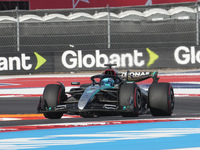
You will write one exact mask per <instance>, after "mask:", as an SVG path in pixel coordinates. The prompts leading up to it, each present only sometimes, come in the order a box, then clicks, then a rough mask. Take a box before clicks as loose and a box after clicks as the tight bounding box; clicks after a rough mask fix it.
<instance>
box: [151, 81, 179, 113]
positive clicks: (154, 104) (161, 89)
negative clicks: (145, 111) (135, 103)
mask: <svg viewBox="0 0 200 150" xmlns="http://www.w3.org/2000/svg"><path fill="white" fill-rule="evenodd" d="M174 104H175V99H174V91H173V87H172V86H171V85H170V83H153V84H152V85H151V86H150V87H149V108H150V111H151V114H152V115H153V116H171V114H172V113H173V109H174Z"/></svg>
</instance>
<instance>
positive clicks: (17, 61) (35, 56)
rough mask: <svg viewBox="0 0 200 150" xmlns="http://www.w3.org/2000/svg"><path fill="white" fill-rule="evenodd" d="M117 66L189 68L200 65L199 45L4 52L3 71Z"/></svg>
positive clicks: (26, 71) (18, 71)
mask: <svg viewBox="0 0 200 150" xmlns="http://www.w3.org/2000/svg"><path fill="white" fill-rule="evenodd" d="M104 64H117V66H115V68H116V69H129V70H139V69H155V70H156V69H167V68H179V69H181V68H182V69H187V68H188V69H189V68H198V67H199V66H200V47H199V46H190V47H187V46H179V47H168V48H140V49H134V48H133V49H120V50H113V49H103V50H98V49H96V50H95V49H94V50H65V51H54V52H37V51H35V52H32V53H30V52H29V53H25V52H23V53H20V52H18V53H4V54H1V56H0V73H1V74H30V73H45V72H46V73H54V72H72V71H73V72H77V71H95V70H104V69H105V68H106V67H105V66H104Z"/></svg>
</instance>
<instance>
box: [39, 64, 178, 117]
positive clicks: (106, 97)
mask: <svg viewBox="0 0 200 150" xmlns="http://www.w3.org/2000/svg"><path fill="white" fill-rule="evenodd" d="M106 66H109V69H106V70H105V71H104V72H103V73H102V74H99V75H94V76H92V77H91V81H92V83H91V84H82V85H80V83H79V82H72V83H71V84H72V85H77V86H78V87H76V88H71V89H70V91H68V92H65V86H64V85H63V84H62V83H61V82H58V84H48V85H47V86H46V87H45V89H44V92H43V96H42V97H40V101H39V104H38V108H37V110H38V113H43V114H44V116H45V117H46V118H49V119H59V118H61V117H62V116H63V114H64V113H67V114H76V115H80V116H81V117H84V118H87V117H99V116H104V115H121V116H123V117H138V116H139V115H140V114H144V113H146V112H147V111H149V113H151V114H152V115H153V116H170V115H171V114H172V113H173V109H174V104H175V99H174V91H173V87H172V86H171V84H170V83H158V80H159V78H158V77H157V74H158V72H156V71H155V72H130V71H127V72H125V73H118V72H117V71H116V70H115V69H113V68H112V66H113V64H107V65H106ZM149 78H152V80H153V81H152V83H151V85H150V86H149V88H148V90H144V89H143V88H141V87H140V86H139V85H138V84H137V82H140V81H143V80H146V79H149Z"/></svg>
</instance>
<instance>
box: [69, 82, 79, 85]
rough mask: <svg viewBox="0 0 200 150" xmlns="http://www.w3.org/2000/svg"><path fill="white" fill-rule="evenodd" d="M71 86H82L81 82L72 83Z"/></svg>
mask: <svg viewBox="0 0 200 150" xmlns="http://www.w3.org/2000/svg"><path fill="white" fill-rule="evenodd" d="M71 85H80V82H71Z"/></svg>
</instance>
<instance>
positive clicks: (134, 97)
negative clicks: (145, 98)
mask: <svg viewBox="0 0 200 150" xmlns="http://www.w3.org/2000/svg"><path fill="white" fill-rule="evenodd" d="M119 103H120V107H121V109H122V111H124V112H122V113H121V115H122V116H123V117H138V116H139V111H140V109H141V103H142V97H141V92H140V89H139V87H138V86H137V84H136V83H126V82H125V83H123V84H122V85H121V86H120V91H119Z"/></svg>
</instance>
